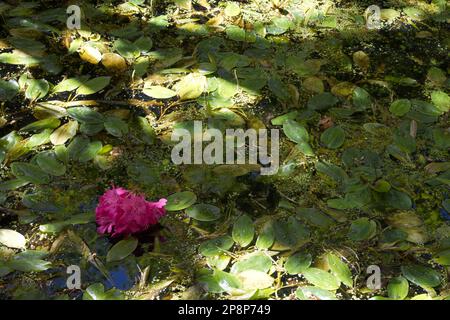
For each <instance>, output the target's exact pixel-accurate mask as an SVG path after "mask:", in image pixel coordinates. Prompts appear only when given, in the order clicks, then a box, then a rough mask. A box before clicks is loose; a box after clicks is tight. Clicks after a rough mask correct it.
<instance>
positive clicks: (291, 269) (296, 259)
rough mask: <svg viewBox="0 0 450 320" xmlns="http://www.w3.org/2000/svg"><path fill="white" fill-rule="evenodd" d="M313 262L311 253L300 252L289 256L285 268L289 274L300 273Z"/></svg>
mask: <svg viewBox="0 0 450 320" xmlns="http://www.w3.org/2000/svg"><path fill="white" fill-rule="evenodd" d="M311 263H312V256H311V254H309V253H305V252H298V253H296V254H294V255H292V256H290V257H289V258H287V260H286V263H285V264H284V268H285V269H286V271H287V273H289V274H299V273H302V272H303V271H305V270H306V269H308V268H309V267H310V266H311Z"/></svg>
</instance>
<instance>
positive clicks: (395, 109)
mask: <svg viewBox="0 0 450 320" xmlns="http://www.w3.org/2000/svg"><path fill="white" fill-rule="evenodd" d="M409 110H411V102H410V101H409V100H408V99H399V100H395V101H394V102H392V104H391V106H390V107H389V111H390V112H392V113H393V114H395V115H396V116H398V117H402V116H404V115H405V114H407V113H408V112H409Z"/></svg>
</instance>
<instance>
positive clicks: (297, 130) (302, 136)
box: [283, 119, 309, 143]
mask: <svg viewBox="0 0 450 320" xmlns="http://www.w3.org/2000/svg"><path fill="white" fill-rule="evenodd" d="M283 132H284V134H285V135H286V136H287V137H288V138H289V140H291V141H293V142H296V143H302V142H308V140H309V134H308V131H307V130H306V128H305V127H304V126H302V125H301V124H299V123H298V122H297V121H294V120H290V119H288V120H286V121H285V122H284V123H283Z"/></svg>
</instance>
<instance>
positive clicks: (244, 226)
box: [232, 215, 255, 247]
mask: <svg viewBox="0 0 450 320" xmlns="http://www.w3.org/2000/svg"><path fill="white" fill-rule="evenodd" d="M254 236H255V227H254V226H253V221H252V219H251V218H250V217H249V216H247V215H242V216H240V217H239V218H238V219H237V220H236V222H235V223H234V225H233V231H232V237H233V240H234V241H236V243H237V244H239V245H240V246H241V247H246V246H248V245H249V244H250V243H251V242H252V241H253V237H254Z"/></svg>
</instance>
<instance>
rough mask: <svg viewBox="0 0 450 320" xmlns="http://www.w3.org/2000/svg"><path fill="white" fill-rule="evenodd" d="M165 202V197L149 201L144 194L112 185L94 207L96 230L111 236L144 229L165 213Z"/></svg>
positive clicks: (155, 222)
mask: <svg viewBox="0 0 450 320" xmlns="http://www.w3.org/2000/svg"><path fill="white" fill-rule="evenodd" d="M166 203H167V200H166V199H161V200H159V201H158V202H150V201H147V200H145V198H144V196H141V195H136V194H134V193H132V192H130V191H128V190H125V189H123V188H115V187H114V188H112V189H111V190H108V191H106V192H105V193H104V194H103V195H102V196H101V197H100V202H99V204H98V206H97V208H96V209H95V216H96V221H97V224H98V228H97V231H98V232H99V233H102V234H105V233H108V234H112V236H118V235H130V234H133V233H138V232H142V231H145V230H147V229H148V228H149V227H150V226H151V225H154V224H157V223H158V220H159V219H160V218H161V217H162V216H163V215H165V213H166V210H165V209H164V206H165V205H166Z"/></svg>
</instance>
